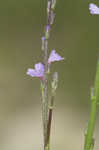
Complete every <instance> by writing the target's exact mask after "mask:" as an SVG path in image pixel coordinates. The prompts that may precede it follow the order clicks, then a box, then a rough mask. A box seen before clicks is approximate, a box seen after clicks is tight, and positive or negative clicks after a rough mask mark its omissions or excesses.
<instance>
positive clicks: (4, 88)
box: [0, 0, 99, 150]
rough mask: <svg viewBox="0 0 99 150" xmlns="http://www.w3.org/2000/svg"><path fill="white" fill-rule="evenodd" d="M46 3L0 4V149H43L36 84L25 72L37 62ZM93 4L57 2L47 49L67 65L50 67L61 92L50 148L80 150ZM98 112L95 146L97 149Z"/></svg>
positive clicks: (97, 47) (95, 20)
mask: <svg viewBox="0 0 99 150" xmlns="http://www.w3.org/2000/svg"><path fill="white" fill-rule="evenodd" d="M46 1H47V0H28V1H27V0H0V150H42V147H43V144H42V143H43V137H42V118H41V101H40V81H39V79H34V78H31V77H29V76H27V75H26V70H27V68H29V67H33V65H34V64H35V63H37V62H38V61H41V57H42V52H41V36H42V35H43V31H44V25H45V23H46ZM90 2H94V3H96V4H97V5H99V1H98V0H97V1H96V0H93V1H92V0H87V1H86V0H76V1H74V0H57V7H56V18H55V23H54V25H53V27H52V33H51V39H50V42H49V44H50V45H49V50H51V49H53V48H54V49H56V50H57V52H58V53H59V54H61V55H62V56H64V57H65V58H66V60H65V61H64V62H60V63H54V64H53V65H52V70H55V71H58V72H59V87H58V89H57V95H56V99H55V109H54V114H53V123H52V134H51V149H52V150H60V149H61V150H66V149H67V150H83V145H84V129H85V127H86V126H87V122H88V118H89V112H90V88H91V86H93V83H94V78H95V71H96V62H97V58H98V55H99V54H98V51H99V16H92V15H90V13H89V10H88V5H89V3H90ZM98 115H99V113H97V121H96V130H95V137H96V145H95V149H97V150H98V149H99V142H98V140H99V132H98V127H99V117H98Z"/></svg>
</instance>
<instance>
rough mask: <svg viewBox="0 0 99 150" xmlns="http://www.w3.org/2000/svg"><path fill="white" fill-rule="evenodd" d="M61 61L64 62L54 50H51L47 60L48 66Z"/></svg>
mask: <svg viewBox="0 0 99 150" xmlns="http://www.w3.org/2000/svg"><path fill="white" fill-rule="evenodd" d="M61 60H64V58H63V57H61V56H60V55H59V54H57V53H56V51H55V50H52V51H51V54H50V56H49V59H48V64H51V63H52V62H54V61H61Z"/></svg>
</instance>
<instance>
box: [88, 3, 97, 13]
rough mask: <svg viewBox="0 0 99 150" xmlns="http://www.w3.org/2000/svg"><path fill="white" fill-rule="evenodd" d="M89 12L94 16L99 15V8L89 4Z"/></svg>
mask: <svg viewBox="0 0 99 150" xmlns="http://www.w3.org/2000/svg"><path fill="white" fill-rule="evenodd" d="M89 10H90V13H91V14H92V15H99V7H98V6H97V5H95V4H93V3H91V4H89Z"/></svg>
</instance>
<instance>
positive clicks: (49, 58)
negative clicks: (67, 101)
mask: <svg viewBox="0 0 99 150" xmlns="http://www.w3.org/2000/svg"><path fill="white" fill-rule="evenodd" d="M55 6H56V0H48V1H47V22H46V25H45V28H44V35H43V36H42V38H41V41H42V48H41V49H42V56H43V57H42V62H39V63H36V64H35V66H34V69H32V68H29V69H28V70H27V75H29V76H31V77H38V78H40V83H41V97H42V121H43V138H44V143H43V144H44V148H43V149H44V150H50V133H51V122H52V113H53V104H54V99H55V94H56V89H57V86H58V73H57V72H54V73H51V71H50V68H51V64H52V62H55V61H61V60H64V58H63V57H61V56H60V55H59V54H58V53H57V52H56V51H55V50H52V51H51V52H49V48H48V41H49V39H50V37H51V36H50V32H51V27H52V24H53V23H54V19H55V13H54V11H55ZM89 10H90V13H91V14H93V15H94V14H99V8H98V7H97V5H95V4H93V3H91V4H90V5H89ZM50 75H52V80H49V78H50ZM49 84H50V86H49ZM49 87H51V88H50V94H49ZM98 101H99V61H98V63H97V71H96V79H95V83H94V87H93V88H92V89H91V112H90V118H89V122H88V127H87V129H86V131H85V144H84V150H93V149H94V137H93V135H94V128H95V120H96V111H97V106H98Z"/></svg>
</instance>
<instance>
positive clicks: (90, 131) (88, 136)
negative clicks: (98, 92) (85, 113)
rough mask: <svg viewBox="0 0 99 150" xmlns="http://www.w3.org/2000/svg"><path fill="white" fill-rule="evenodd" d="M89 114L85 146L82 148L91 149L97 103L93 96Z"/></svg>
mask: <svg viewBox="0 0 99 150" xmlns="http://www.w3.org/2000/svg"><path fill="white" fill-rule="evenodd" d="M91 101H92V102H91V114H90V120H89V124H88V129H87V134H86V135H85V136H86V137H85V147H84V150H91V147H92V143H93V133H94V127H95V120H96V108H97V103H96V99H95V97H93V98H92V100H91Z"/></svg>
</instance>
